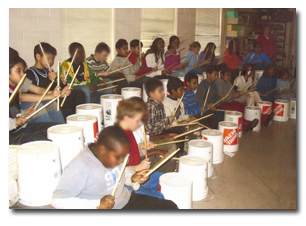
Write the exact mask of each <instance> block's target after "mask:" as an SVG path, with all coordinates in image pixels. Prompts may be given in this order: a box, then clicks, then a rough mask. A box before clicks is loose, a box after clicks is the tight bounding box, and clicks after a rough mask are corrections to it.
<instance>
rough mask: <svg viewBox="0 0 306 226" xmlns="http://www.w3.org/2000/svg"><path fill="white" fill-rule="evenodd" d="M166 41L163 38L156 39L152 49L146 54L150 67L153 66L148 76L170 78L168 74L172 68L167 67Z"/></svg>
mask: <svg viewBox="0 0 306 226" xmlns="http://www.w3.org/2000/svg"><path fill="white" fill-rule="evenodd" d="M164 46H165V42H164V40H163V39H162V38H156V39H154V41H153V43H152V45H151V46H150V49H148V50H147V52H146V54H145V59H146V63H147V65H148V67H150V68H152V72H151V73H150V74H148V75H147V76H148V77H151V78H153V77H155V76H157V77H156V78H158V79H163V78H168V77H167V75H169V74H171V72H172V71H171V70H169V69H165V67H164V64H165V55H164Z"/></svg>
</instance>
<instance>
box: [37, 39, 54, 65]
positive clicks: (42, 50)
mask: <svg viewBox="0 0 306 226" xmlns="http://www.w3.org/2000/svg"><path fill="white" fill-rule="evenodd" d="M38 42H39V43H38V44H39V46H40V49H41V52H42V54H43V57H44V58H45V61H46V63H47V65H48V69H49V71H51V67H50V64H49V62H48V59H47V57H46V54H45V51H44V48H43V47H42V45H41V43H40V41H38Z"/></svg>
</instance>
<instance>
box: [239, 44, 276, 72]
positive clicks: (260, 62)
mask: <svg viewBox="0 0 306 226" xmlns="http://www.w3.org/2000/svg"><path fill="white" fill-rule="evenodd" d="M261 50H262V45H261V44H260V43H259V42H255V43H254V50H253V51H252V52H250V53H249V54H248V55H247V57H246V58H245V59H244V61H243V63H242V64H245V63H252V64H254V70H264V69H265V66H266V65H267V64H271V63H272V62H271V60H270V59H269V57H267V55H266V54H264V53H263V52H261Z"/></svg>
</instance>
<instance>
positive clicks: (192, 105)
mask: <svg viewBox="0 0 306 226" xmlns="http://www.w3.org/2000/svg"><path fill="white" fill-rule="evenodd" d="M185 84H186V89H185V95H184V98H183V102H184V107H185V112H186V113H187V114H188V115H192V116H194V117H195V118H198V117H200V116H201V105H200V104H199V102H198V101H197V99H196V94H195V92H194V91H195V90H196V89H197V88H198V85H199V84H198V76H197V75H196V74H195V73H192V72H188V73H187V74H186V75H185Z"/></svg>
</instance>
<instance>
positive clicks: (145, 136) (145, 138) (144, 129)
mask: <svg viewBox="0 0 306 226" xmlns="http://www.w3.org/2000/svg"><path fill="white" fill-rule="evenodd" d="M143 141H144V148H145V151H146V159H147V158H148V151H147V134H146V127H145V125H144V124H143Z"/></svg>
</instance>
